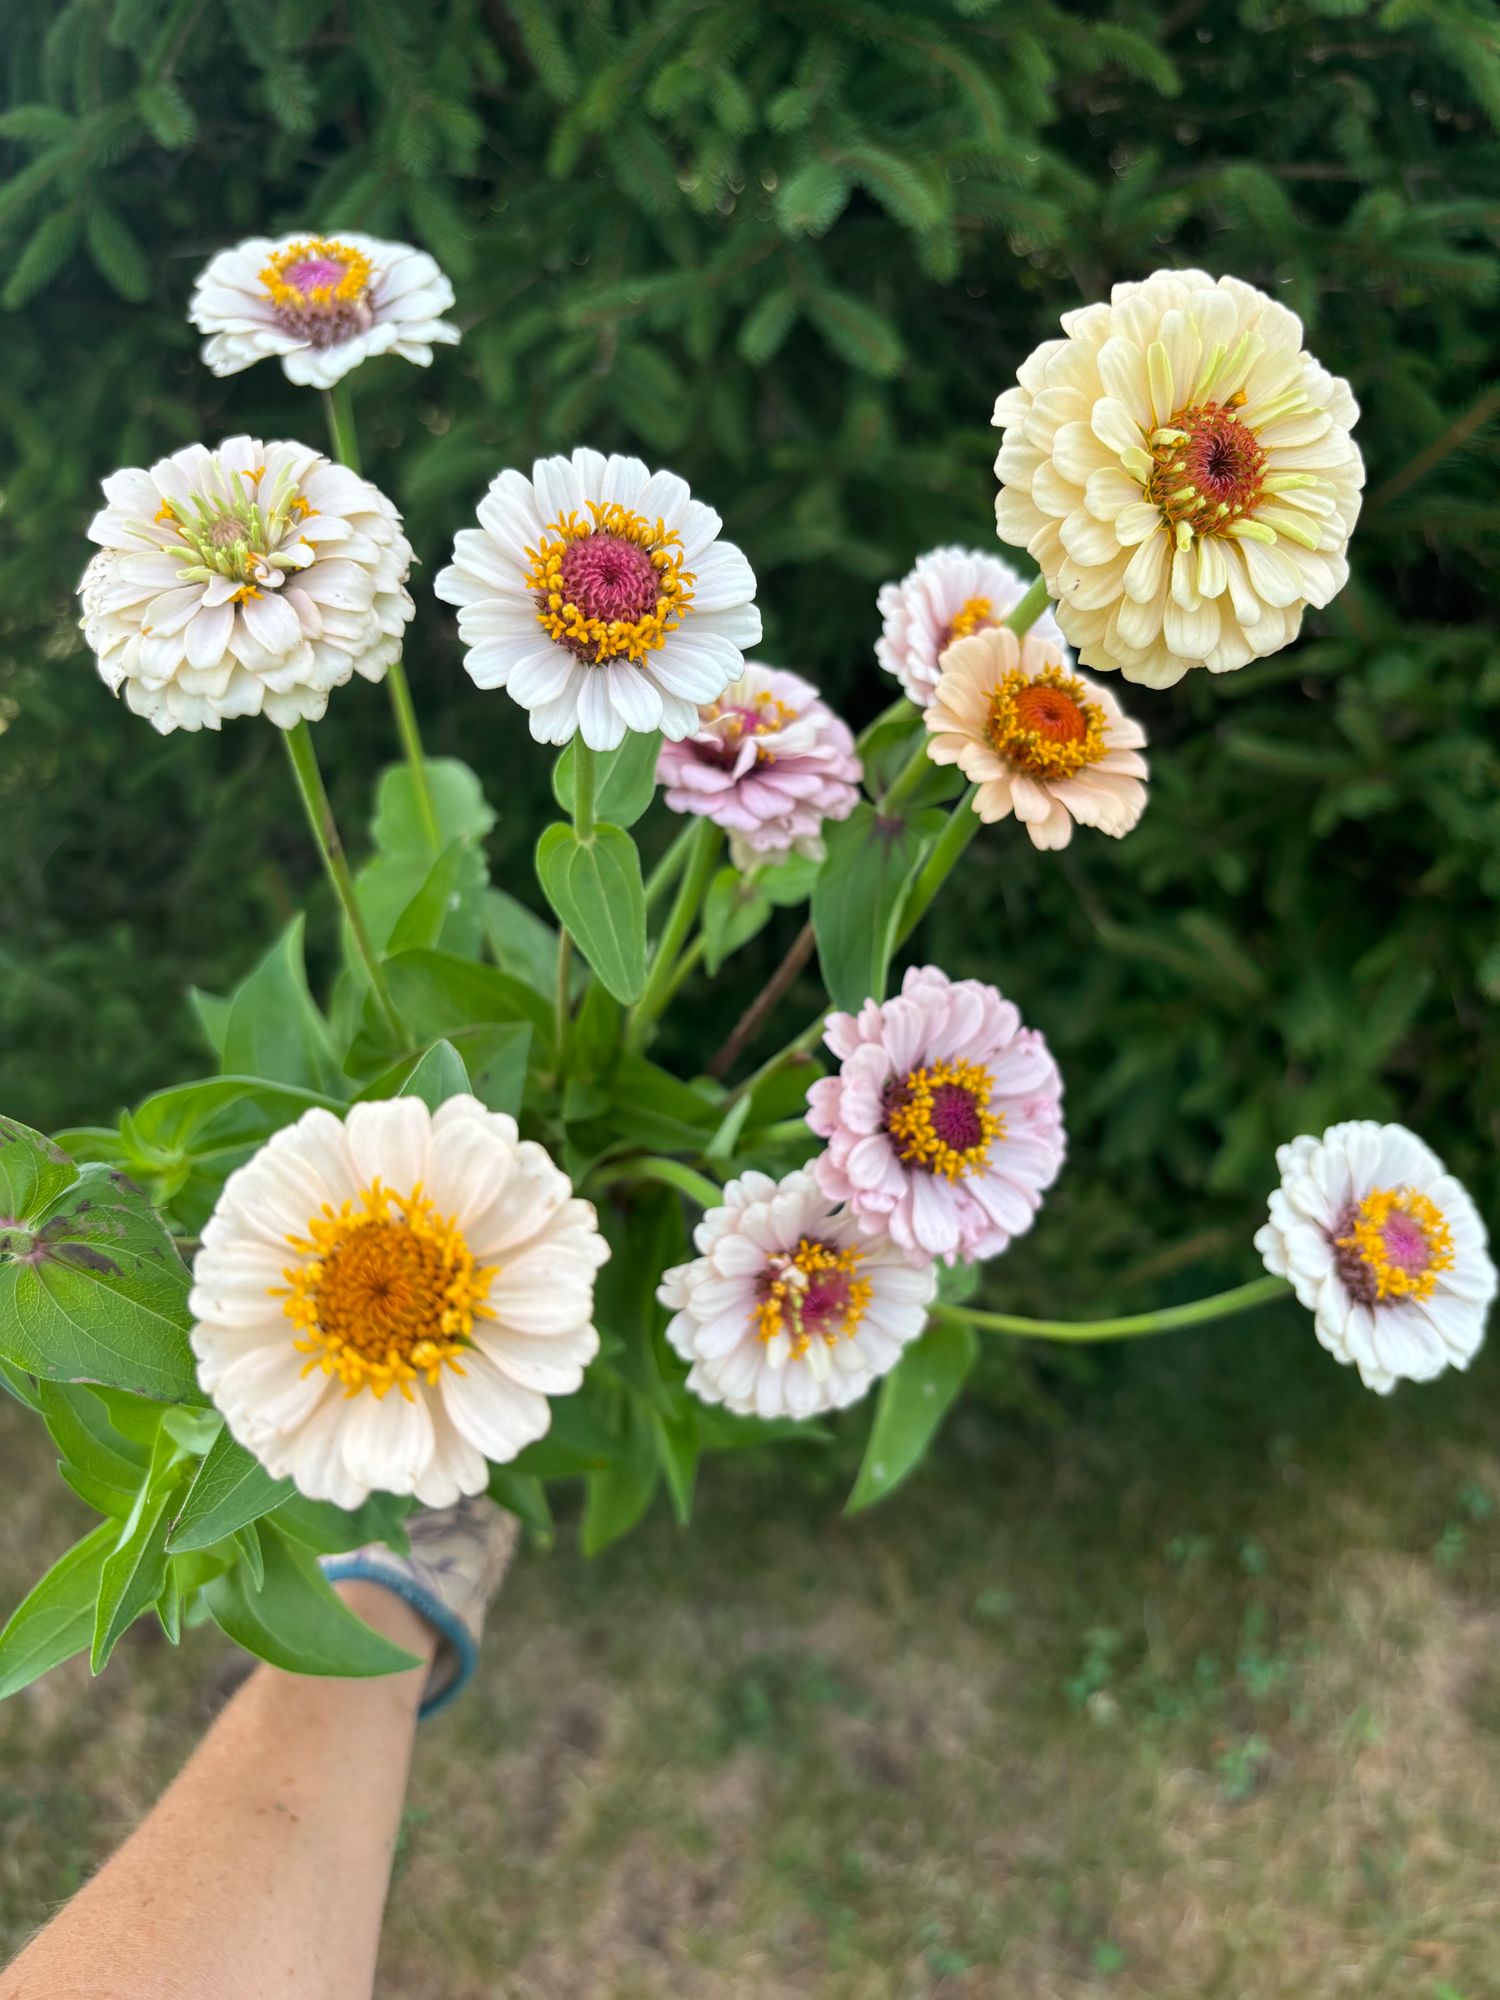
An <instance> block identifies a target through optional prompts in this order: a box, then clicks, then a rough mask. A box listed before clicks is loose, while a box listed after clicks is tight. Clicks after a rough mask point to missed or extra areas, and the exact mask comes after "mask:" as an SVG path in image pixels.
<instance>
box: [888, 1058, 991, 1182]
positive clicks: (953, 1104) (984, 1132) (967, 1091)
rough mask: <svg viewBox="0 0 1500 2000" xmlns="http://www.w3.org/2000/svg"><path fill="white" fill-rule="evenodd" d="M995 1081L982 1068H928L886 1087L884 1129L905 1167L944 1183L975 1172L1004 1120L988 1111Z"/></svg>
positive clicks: (958, 1065)
mask: <svg viewBox="0 0 1500 2000" xmlns="http://www.w3.org/2000/svg"><path fill="white" fill-rule="evenodd" d="M994 1090H995V1084H994V1079H993V1077H992V1076H991V1075H990V1073H989V1071H988V1070H987V1069H986V1068H985V1067H984V1065H983V1064H982V1063H971V1062H940V1063H928V1064H925V1065H924V1066H923V1067H922V1068H921V1069H914V1070H908V1072H907V1073H906V1075H905V1076H903V1077H899V1078H893V1079H892V1081H891V1082H890V1083H888V1084H887V1085H886V1087H885V1129H886V1132H887V1134H888V1135H889V1137H890V1140H891V1143H892V1145H893V1146H894V1147H895V1149H896V1153H897V1156H898V1158H899V1159H900V1160H901V1162H902V1164H903V1165H904V1166H908V1167H919V1168H921V1169H923V1170H924V1171H925V1172H927V1173H930V1174H941V1175H942V1176H943V1178H944V1179H945V1180H950V1181H956V1180H962V1179H963V1178H964V1177H965V1176H966V1175H968V1174H972V1173H976V1172H978V1170H979V1169H980V1168H981V1167H983V1165H984V1163H985V1161H986V1160H987V1159H988V1158H989V1151H990V1147H991V1145H992V1144H993V1143H994V1141H995V1140H996V1139H1000V1138H1003V1137H1004V1136H1005V1119H1004V1117H1003V1116H1002V1115H1001V1113H1000V1112H998V1111H991V1110H990V1109H989V1103H990V1099H991V1098H992V1097H993V1095H994Z"/></svg>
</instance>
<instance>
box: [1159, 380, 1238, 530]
mask: <svg viewBox="0 0 1500 2000" xmlns="http://www.w3.org/2000/svg"><path fill="white" fill-rule="evenodd" d="M1241 400H1243V398H1242V399H1241ZM1152 455H1153V457H1154V458H1155V460H1156V464H1155V467H1154V469H1153V471H1152V474H1151V478H1150V481H1149V482H1148V485H1147V489H1146V490H1147V494H1148V497H1149V498H1150V499H1151V500H1153V501H1154V502H1155V504H1156V505H1157V506H1158V507H1160V509H1161V511H1162V513H1163V515H1164V516H1165V517H1166V519H1167V521H1168V523H1169V524H1170V525H1171V526H1172V527H1173V528H1175V527H1176V526H1177V525H1178V523H1179V522H1185V523H1186V524H1187V525H1188V527H1190V528H1191V529H1192V531H1193V533H1194V534H1198V535H1221V534H1223V533H1224V532H1225V531H1226V530H1227V528H1228V527H1229V524H1230V523H1231V522H1232V521H1234V520H1236V519H1237V518H1238V517H1239V516H1240V515H1242V514H1245V513H1248V512H1250V511H1251V510H1252V509H1253V508H1254V506H1255V503H1256V501H1257V500H1259V498H1260V491H1261V478H1262V475H1263V473H1264V471H1265V463H1266V454H1265V448H1264V447H1263V446H1262V445H1260V444H1258V443H1257V442H1256V438H1255V433H1254V431H1252V430H1251V429H1250V427H1249V425H1248V424H1245V423H1242V422H1241V421H1240V419H1239V417H1238V416H1237V415H1236V414H1235V405H1234V404H1233V402H1229V403H1212V402H1209V403H1202V404H1200V405H1199V406H1198V407H1197V408H1196V409H1183V410H1178V411H1177V413H1176V414H1175V415H1174V416H1173V417H1172V419H1171V421H1170V422H1169V423H1168V424H1166V425H1165V426H1164V427H1163V428H1162V429H1161V430H1159V431H1156V432H1154V433H1153V436H1152Z"/></svg>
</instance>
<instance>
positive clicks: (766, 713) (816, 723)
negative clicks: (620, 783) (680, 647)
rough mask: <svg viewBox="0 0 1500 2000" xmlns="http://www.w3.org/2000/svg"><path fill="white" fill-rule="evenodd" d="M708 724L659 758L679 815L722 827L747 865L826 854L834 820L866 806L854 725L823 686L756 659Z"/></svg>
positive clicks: (660, 775) (708, 713)
mask: <svg viewBox="0 0 1500 2000" xmlns="http://www.w3.org/2000/svg"><path fill="white" fill-rule="evenodd" d="M698 720H699V726H698V728H697V730H696V731H695V732H694V733H693V734H692V735H691V736H685V737H684V738H683V739H682V741H681V742H679V743H664V744H663V745H662V749H661V755H660V757H659V758H658V760H657V766H656V781H657V783H658V784H659V785H661V786H662V787H663V788H664V790H665V795H666V802H667V804H668V806H670V807H671V809H672V811H673V812H680V813H698V814H701V815H702V816H703V817H704V818H706V819H711V820H713V821H714V823H715V825H717V826H722V827H723V828H724V829H725V830H726V831H727V832H728V833H729V835H730V837H731V842H732V845H733V847H734V849H735V854H736V859H737V860H739V861H740V862H741V864H742V865H743V864H744V863H746V862H748V861H752V860H754V859H755V858H756V857H758V856H767V855H780V854H786V853H789V852H791V851H792V850H794V849H795V850H796V851H797V852H798V853H801V854H808V855H811V856H813V858H815V859H816V858H819V857H820V856H821V854H822V851H823V850H822V842H821V840H820V839H819V835H820V833H821V831H822V826H823V822H824V820H825V819H847V818H848V817H849V815H850V813H851V812H853V810H854V807H855V805H856V803H857V802H858V799H859V779H860V762H859V758H858V757H857V756H856V755H855V754H854V738H853V736H852V734H851V733H850V731H849V728H848V725H847V724H846V723H845V722H843V721H842V720H841V719H840V718H839V717H838V716H836V715H835V714H834V712H833V710H832V709H831V708H830V707H829V706H828V704H827V703H826V702H825V701H823V700H822V699H821V698H820V696H819V694H818V691H817V689H816V688H815V687H813V686H812V685H811V684H810V683H809V682H807V681H805V680H802V679H801V678H800V677H799V676H798V675H797V674H791V673H787V672H786V671H785V670H784V669H783V668H780V667H763V666H759V665H755V664H753V663H752V664H751V665H750V666H747V667H746V669H745V671H744V673H743V674H742V675H741V676H740V678H739V679H738V680H737V681H735V682H734V683H733V684H732V685H731V686H730V687H727V688H726V689H725V690H724V692H723V694H721V695H720V696H719V698H718V700H717V701H712V702H708V703H706V704H705V705H704V707H702V708H701V709H700V710H699V712H698Z"/></svg>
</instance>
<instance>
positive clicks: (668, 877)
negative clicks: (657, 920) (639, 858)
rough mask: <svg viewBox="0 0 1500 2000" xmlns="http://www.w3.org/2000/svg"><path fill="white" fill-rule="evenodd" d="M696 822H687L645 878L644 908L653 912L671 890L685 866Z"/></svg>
mask: <svg viewBox="0 0 1500 2000" xmlns="http://www.w3.org/2000/svg"><path fill="white" fill-rule="evenodd" d="M696 825H697V821H696V820H689V821H688V823H687V825H686V826H685V827H684V828H683V829H682V831H681V833H679V834H678V836H677V838H676V839H675V840H674V841H673V842H672V845H671V846H670V847H669V848H668V849H667V851H666V853H665V854H664V855H663V856H662V858H661V860H660V861H658V862H657V864H656V866H655V867H654V868H653V869H652V870H651V873H650V874H649V875H648V876H647V877H646V908H647V909H648V910H654V909H655V907H656V905H657V904H658V903H659V902H660V901H661V899H662V897H663V896H664V895H665V894H666V893H667V891H668V889H670V888H671V886H672V884H673V883H674V882H675V881H676V880H677V878H678V876H679V875H680V874H681V873H682V871H683V869H684V868H685V867H686V865H687V858H688V849H689V848H690V847H691V846H692V844H693V829H694V827H695V826H696Z"/></svg>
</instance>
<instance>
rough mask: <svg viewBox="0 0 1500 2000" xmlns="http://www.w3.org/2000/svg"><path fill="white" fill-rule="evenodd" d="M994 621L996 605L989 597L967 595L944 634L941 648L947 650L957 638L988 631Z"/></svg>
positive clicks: (965, 637)
mask: <svg viewBox="0 0 1500 2000" xmlns="http://www.w3.org/2000/svg"><path fill="white" fill-rule="evenodd" d="M994 623H995V607H994V605H993V604H992V603H991V601H990V599H989V598H987V597H966V598H965V599H964V601H963V603H962V605H961V606H960V607H959V609H958V611H957V612H956V613H955V614H954V618H953V622H952V624H951V625H949V627H948V629H947V631H946V632H945V633H944V635H943V645H942V648H940V650H946V648H947V647H949V646H951V645H952V644H953V641H954V640H955V639H967V638H969V637H971V635H972V634H973V633H975V632H985V631H988V630H989V628H990V627H991V626H992V625H993V624H994Z"/></svg>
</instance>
